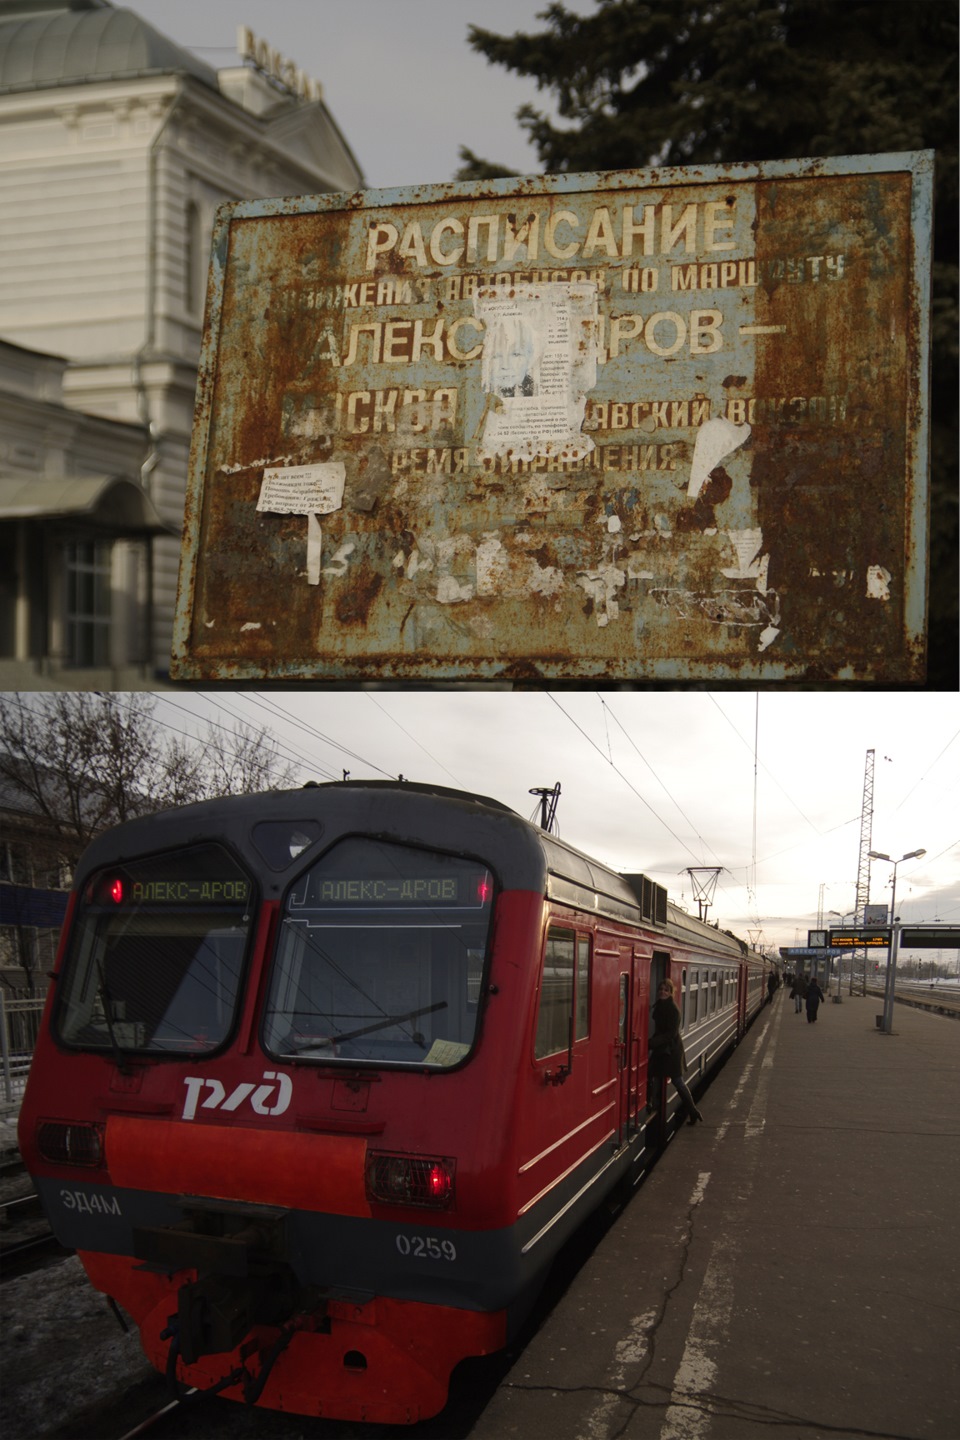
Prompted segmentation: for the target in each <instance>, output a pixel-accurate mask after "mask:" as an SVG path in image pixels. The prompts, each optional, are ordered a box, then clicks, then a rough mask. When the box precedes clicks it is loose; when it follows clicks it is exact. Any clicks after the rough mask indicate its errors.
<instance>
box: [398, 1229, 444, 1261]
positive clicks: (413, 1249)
mask: <svg viewBox="0 0 960 1440" xmlns="http://www.w3.org/2000/svg"><path fill="white" fill-rule="evenodd" d="M397 1249H398V1250H399V1251H400V1254H401V1255H402V1256H403V1257H404V1259H407V1258H410V1259H413V1260H456V1258H457V1247H456V1245H454V1243H453V1241H452V1240H438V1239H437V1237H436V1236H435V1235H398V1236H397Z"/></svg>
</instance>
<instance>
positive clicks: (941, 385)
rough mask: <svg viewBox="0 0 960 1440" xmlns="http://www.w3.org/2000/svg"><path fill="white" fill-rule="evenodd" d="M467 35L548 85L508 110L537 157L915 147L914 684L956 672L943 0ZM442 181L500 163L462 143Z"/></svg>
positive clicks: (827, 4) (762, 9)
mask: <svg viewBox="0 0 960 1440" xmlns="http://www.w3.org/2000/svg"><path fill="white" fill-rule="evenodd" d="M541 18H542V19H543V20H544V21H545V22H546V28H545V29H544V30H542V31H539V32H537V33H535V34H521V33H517V34H515V35H512V36H504V35H497V34H494V33H493V32H491V31H489V30H484V29H482V28H480V27H478V26H471V27H470V32H469V38H470V43H471V45H472V46H473V47H474V49H476V50H478V51H479V52H480V53H481V54H483V55H485V56H486V57H487V59H488V60H489V61H490V62H491V63H492V64H496V65H502V66H504V67H506V68H507V69H508V70H512V71H514V72H515V73H516V74H518V75H526V76H529V77H531V78H533V79H534V80H536V82H537V86H538V88H539V89H541V90H545V91H551V92H552V93H553V96H554V99H555V103H556V111H557V118H556V119H551V118H550V116H548V115H547V114H546V113H544V112H542V111H539V110H537V109H535V108H534V107H533V106H531V105H525V106H524V107H523V108H522V109H521V110H520V111H519V112H518V115H517V119H518V121H519V123H520V125H521V126H522V127H523V129H525V130H526V131H527V133H528V135H529V136H530V138H531V140H532V142H533V144H534V146H535V148H536V151H537V155H538V157H539V160H540V163H541V164H542V166H543V168H544V170H546V171H567V172H579V171H595V170H628V169H629V170H632V169H642V168H646V167H648V166H654V165H656V166H659V165H701V164H726V163H731V162H734V161H760V160H784V159H795V158H800V157H806V156H829V155H858V154H882V153H892V152H896V151H904V150H926V149H932V150H935V151H936V152H937V159H936V207H935V241H934V257H933V277H934V278H933V317H932V333H933V357H934V358H933V403H932V415H933V423H932V441H933V445H932V449H933V466H932V472H933V473H932V516H931V520H932V523H931V557H930V572H931V604H930V676H929V682H928V683H929V685H930V686H931V688H949V689H953V688H956V685H957V639H956V636H957V589H958V586H957V540H958V536H957V463H956V460H957V403H956V397H957V385H958V376H957V288H958V284H957V248H958V234H957V206H958V191H957V123H958V122H957V78H956V68H957V5H956V3H955V0H920V3H915V4H908V3H905V0H712V3H711V0H704V3H700V0H645V3H644V0H595V9H594V11H593V12H592V13H590V14H587V15H578V14H576V13H574V12H573V11H570V10H568V9H567V8H566V7H565V6H564V5H563V4H561V3H553V4H550V5H548V6H547V7H546V9H545V10H544V11H543V13H542V17H541ZM461 158H462V159H463V161H464V165H463V167H462V168H461V170H459V171H458V175H457V178H458V179H467V180H480V179H484V178H489V177H490V176H492V175H498V174H504V173H508V172H505V171H504V169H503V167H500V166H496V165H492V164H491V163H490V162H488V161H485V160H480V159H478V158H477V157H476V156H475V155H473V154H472V153H471V152H469V151H466V150H462V151H461Z"/></svg>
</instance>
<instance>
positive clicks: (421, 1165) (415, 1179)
mask: <svg viewBox="0 0 960 1440" xmlns="http://www.w3.org/2000/svg"><path fill="white" fill-rule="evenodd" d="M455 1171H456V1162H455V1161H454V1160H451V1159H450V1158H449V1157H434V1156H427V1155H388V1154H385V1153H384V1152H383V1151H381V1150H372V1151H370V1153H369V1154H368V1155H367V1168H366V1176H365V1179H366V1190H367V1199H368V1200H379V1201H380V1202H381V1203H384V1204H387V1205H424V1206H427V1207H429V1208H430V1209H433V1210H446V1209H449V1207H450V1206H451V1205H452V1204H453V1197H454V1176H455Z"/></svg>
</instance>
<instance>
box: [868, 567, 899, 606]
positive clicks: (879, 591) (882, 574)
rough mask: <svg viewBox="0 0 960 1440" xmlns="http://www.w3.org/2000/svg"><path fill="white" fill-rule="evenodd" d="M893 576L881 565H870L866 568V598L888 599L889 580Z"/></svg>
mask: <svg viewBox="0 0 960 1440" xmlns="http://www.w3.org/2000/svg"><path fill="white" fill-rule="evenodd" d="M892 579H893V576H892V575H891V574H890V571H889V570H885V569H884V568H883V566H882V565H871V566H870V567H869V568H868V570H867V599H868V600H889V599H890V581H891V580H892Z"/></svg>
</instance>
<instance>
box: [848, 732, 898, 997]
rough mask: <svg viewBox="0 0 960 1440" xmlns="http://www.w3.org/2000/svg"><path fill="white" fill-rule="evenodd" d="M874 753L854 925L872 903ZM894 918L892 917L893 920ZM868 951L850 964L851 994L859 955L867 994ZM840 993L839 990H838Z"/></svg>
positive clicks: (866, 779) (867, 772)
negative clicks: (871, 859) (871, 860)
mask: <svg viewBox="0 0 960 1440" xmlns="http://www.w3.org/2000/svg"><path fill="white" fill-rule="evenodd" d="M874 758H875V757H874V752H873V751H872V750H868V751H867V759H866V764H865V766H864V771H863V806H862V808H861V811H860V864H859V867H858V869H857V898H856V902H855V905H854V917H853V918H854V923H855V924H856V925H862V924H863V918H864V909H865V907H866V906H867V905H869V903H870V851H871V850H872V849H873V762H874ZM892 918H893V917H892V916H891V919H892ZM866 953H867V952H866V951H865V950H855V951H854V954H853V957H852V959H851V962H850V994H851V995H852V994H853V972H854V970H855V969H856V965H855V961H856V958H857V956H858V955H859V957H860V959H861V961H862V962H863V993H864V994H866V992H867V965H866ZM838 993H839V989H838Z"/></svg>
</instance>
